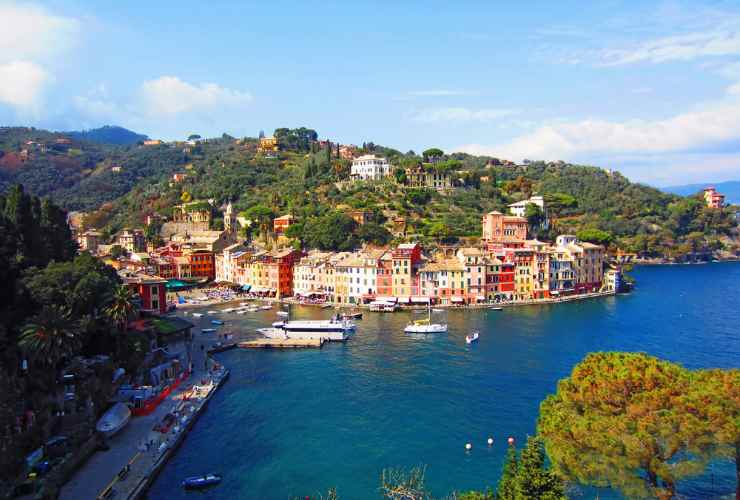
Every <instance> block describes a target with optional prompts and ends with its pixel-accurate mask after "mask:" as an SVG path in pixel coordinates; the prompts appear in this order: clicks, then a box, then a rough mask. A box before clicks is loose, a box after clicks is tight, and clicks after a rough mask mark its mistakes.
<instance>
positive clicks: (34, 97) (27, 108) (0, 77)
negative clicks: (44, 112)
mask: <svg viewBox="0 0 740 500" xmlns="http://www.w3.org/2000/svg"><path fill="white" fill-rule="evenodd" d="M52 80H53V78H52V77H51V75H49V74H48V73H47V72H46V70H44V68H42V67H41V66H39V65H37V64H34V63H31V62H28V61H13V62H9V63H6V64H0V82H2V83H1V84H0V102H1V103H5V104H7V105H10V106H12V107H14V108H16V109H17V110H18V111H20V112H24V113H37V112H38V111H40V108H41V105H42V99H41V96H42V94H43V91H44V89H45V88H46V86H47V85H48V84H49V83H50V82H51V81H52Z"/></svg>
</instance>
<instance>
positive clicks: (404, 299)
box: [398, 297, 411, 304]
mask: <svg viewBox="0 0 740 500" xmlns="http://www.w3.org/2000/svg"><path fill="white" fill-rule="evenodd" d="M398 302H400V303H401V304H411V297H401V298H399V299H398Z"/></svg>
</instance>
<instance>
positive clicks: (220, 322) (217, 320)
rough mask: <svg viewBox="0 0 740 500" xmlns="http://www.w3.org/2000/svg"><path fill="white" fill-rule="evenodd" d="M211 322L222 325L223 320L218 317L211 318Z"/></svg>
mask: <svg viewBox="0 0 740 500" xmlns="http://www.w3.org/2000/svg"><path fill="white" fill-rule="evenodd" d="M211 324H212V325H219V326H220V325H223V324H224V322H223V321H221V320H220V319H212V320H211Z"/></svg>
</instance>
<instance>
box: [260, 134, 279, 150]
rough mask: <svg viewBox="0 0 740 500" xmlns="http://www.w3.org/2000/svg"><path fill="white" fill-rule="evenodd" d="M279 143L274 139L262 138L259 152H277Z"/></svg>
mask: <svg viewBox="0 0 740 500" xmlns="http://www.w3.org/2000/svg"><path fill="white" fill-rule="evenodd" d="M277 150H278V142H277V139H276V138H274V137H261V138H260V145H259V148H258V151H260V152H262V153H266V152H268V151H277Z"/></svg>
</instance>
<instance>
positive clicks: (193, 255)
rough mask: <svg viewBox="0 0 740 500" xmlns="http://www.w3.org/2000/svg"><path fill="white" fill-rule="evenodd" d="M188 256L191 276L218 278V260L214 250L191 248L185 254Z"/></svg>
mask: <svg viewBox="0 0 740 500" xmlns="http://www.w3.org/2000/svg"><path fill="white" fill-rule="evenodd" d="M183 256H184V257H187V259H188V263H189V264H190V277H192V278H207V279H209V280H212V279H215V278H216V262H215V258H214V255H213V252H211V251H210V250H190V251H186V252H185V254H184V255H183Z"/></svg>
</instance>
